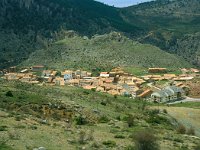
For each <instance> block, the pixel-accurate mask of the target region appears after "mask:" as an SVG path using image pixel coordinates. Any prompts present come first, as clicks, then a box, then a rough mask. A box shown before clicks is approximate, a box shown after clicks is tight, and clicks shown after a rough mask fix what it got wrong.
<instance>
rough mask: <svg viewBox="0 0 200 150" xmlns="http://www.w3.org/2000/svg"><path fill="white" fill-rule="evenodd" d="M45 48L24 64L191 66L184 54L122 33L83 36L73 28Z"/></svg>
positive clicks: (90, 67) (108, 67)
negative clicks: (176, 54) (142, 41)
mask: <svg viewBox="0 0 200 150" xmlns="http://www.w3.org/2000/svg"><path fill="white" fill-rule="evenodd" d="M68 34H69V35H68V36H66V37H65V39H63V40H61V41H57V42H55V43H53V44H52V45H51V46H49V47H48V48H46V49H41V50H37V51H35V52H34V53H32V54H31V55H30V57H29V59H27V60H26V61H25V62H23V63H22V66H27V65H29V66H31V65H38V64H43V65H46V66H51V67H54V68H60V69H64V68H70V67H71V68H77V69H80V68H83V69H87V70H92V69H93V68H99V69H101V68H103V69H105V70H109V69H111V68H113V67H116V66H133V65H134V66H140V67H169V68H178V67H190V66H191V65H190V64H189V63H188V62H186V61H184V60H183V59H182V58H180V57H178V56H175V55H173V54H169V53H167V52H164V51H162V50H161V49H159V48H158V47H155V46H152V45H150V44H141V43H139V42H137V41H133V40H131V39H129V38H127V37H126V36H124V35H123V34H120V33H118V32H111V33H110V34H104V35H96V36H93V37H92V38H88V37H86V36H84V37H82V36H79V35H77V34H75V33H73V32H69V33H68Z"/></svg>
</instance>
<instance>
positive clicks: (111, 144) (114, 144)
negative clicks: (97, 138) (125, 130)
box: [103, 140, 116, 147]
mask: <svg viewBox="0 0 200 150" xmlns="http://www.w3.org/2000/svg"><path fill="white" fill-rule="evenodd" d="M103 145H106V146H107V147H115V146H116V142H115V141H111V140H109V141H104V142H103Z"/></svg>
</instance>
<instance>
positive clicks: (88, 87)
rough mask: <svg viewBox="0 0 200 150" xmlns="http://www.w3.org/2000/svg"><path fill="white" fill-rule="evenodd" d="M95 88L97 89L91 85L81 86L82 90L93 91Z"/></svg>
mask: <svg viewBox="0 0 200 150" xmlns="http://www.w3.org/2000/svg"><path fill="white" fill-rule="evenodd" d="M96 88H97V87H96V86H91V85H86V86H83V89H86V90H93V89H96Z"/></svg>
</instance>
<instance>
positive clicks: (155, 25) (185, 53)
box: [0, 0, 200, 68]
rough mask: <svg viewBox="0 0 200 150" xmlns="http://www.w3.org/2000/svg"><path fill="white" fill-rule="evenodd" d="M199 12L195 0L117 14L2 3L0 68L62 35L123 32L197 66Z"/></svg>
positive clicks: (89, 5)
mask: <svg viewBox="0 0 200 150" xmlns="http://www.w3.org/2000/svg"><path fill="white" fill-rule="evenodd" d="M199 6H200V4H199V1H198V0H193V1H190V0H175V1H163V0H159V1H155V2H149V3H144V4H140V5H136V6H132V7H128V8H122V9H118V8H114V7H111V6H107V5H104V4H102V3H99V2H96V1H93V0H60V1H57V0H49V1H48V2H47V1H44V0H2V1H0V68H6V67H8V66H12V65H16V64H19V63H21V62H22V61H24V60H26V59H27V58H28V57H29V55H30V54H31V53H32V52H34V51H35V50H38V49H45V48H47V47H48V46H49V45H51V44H52V43H54V42H55V41H58V40H61V39H63V38H64V37H65V31H67V30H74V31H76V32H77V33H79V34H80V35H82V36H84V35H87V36H89V37H91V36H93V35H95V34H105V33H110V32H111V31H119V32H123V33H125V35H126V36H129V37H130V38H133V39H135V40H137V41H139V42H142V43H148V44H151V45H155V46H157V47H159V48H160V49H162V50H166V51H167V52H170V53H174V54H177V55H179V56H182V57H183V58H184V59H186V60H187V61H189V62H190V63H193V64H194V65H196V66H198V65H199V42H198V41H199V40H198V39H199V36H198V35H199V34H198V33H197V32H198V31H199V30H200V28H199V27H200V25H199V20H200V19H199ZM191 8H192V9H191ZM182 45H186V46H182Z"/></svg>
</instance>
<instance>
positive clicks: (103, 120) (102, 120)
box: [99, 115, 110, 123]
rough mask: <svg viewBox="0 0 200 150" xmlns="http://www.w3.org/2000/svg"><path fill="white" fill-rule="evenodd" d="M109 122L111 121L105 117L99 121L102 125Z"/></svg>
mask: <svg viewBox="0 0 200 150" xmlns="http://www.w3.org/2000/svg"><path fill="white" fill-rule="evenodd" d="M109 121H110V119H109V118H108V117H107V116H105V115H103V116H101V117H100V119H99V122H100V123H108V122H109Z"/></svg>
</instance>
